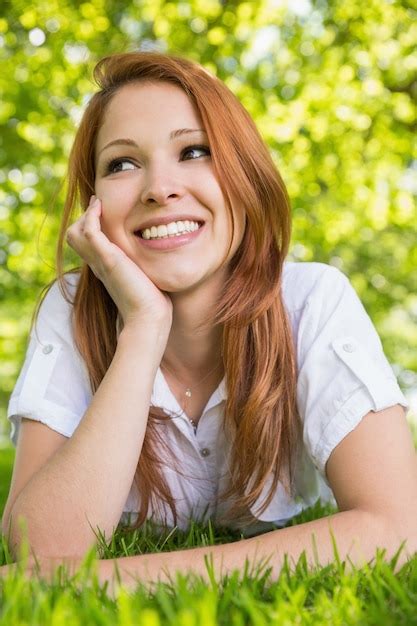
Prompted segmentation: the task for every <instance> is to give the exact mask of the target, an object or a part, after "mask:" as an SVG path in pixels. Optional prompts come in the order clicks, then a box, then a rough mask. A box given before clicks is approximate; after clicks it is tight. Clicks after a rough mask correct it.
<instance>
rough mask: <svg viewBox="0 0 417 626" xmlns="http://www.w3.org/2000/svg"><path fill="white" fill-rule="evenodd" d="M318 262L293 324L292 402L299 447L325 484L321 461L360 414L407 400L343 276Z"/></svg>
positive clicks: (354, 292) (348, 282) (361, 307)
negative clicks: (294, 389)
mask: <svg viewBox="0 0 417 626" xmlns="http://www.w3.org/2000/svg"><path fill="white" fill-rule="evenodd" d="M323 265H324V264H323ZM324 267H325V269H324V271H323V272H322V273H321V275H320V276H319V278H318V279H317V280H316V283H315V285H314V287H313V288H312V289H311V291H310V293H309V296H308V298H307V299H306V301H305V305H304V307H303V311H302V313H301V318H300V323H299V327H298V337H297V359H298V381H297V404H298V408H299V411H300V416H301V418H302V421H303V439H304V444H305V447H306V449H307V452H308V454H309V455H310V457H311V459H312V461H313V463H314V465H315V466H316V468H317V469H318V471H319V472H320V474H321V475H322V477H323V478H324V480H325V482H326V484H327V485H329V483H328V481H327V478H326V475H325V465H326V462H327V460H328V458H329V456H330V454H331V452H332V450H333V449H334V448H335V447H336V446H337V445H338V444H339V443H340V442H341V441H342V439H343V438H344V437H345V436H346V435H347V434H348V433H350V432H351V431H352V430H353V429H354V428H355V427H356V426H357V425H358V424H359V422H360V421H361V419H362V418H363V417H364V416H365V415H366V414H367V413H368V412H369V411H380V410H383V409H385V408H388V407H390V406H393V405H395V404H401V405H402V406H403V407H404V408H405V409H406V410H408V409H409V404H408V403H407V400H406V398H405V396H404V395H403V393H402V391H401V389H400V387H399V385H398V382H397V380H396V377H395V374H394V372H393V370H392V368H391V366H390V364H389V362H388V360H387V358H386V356H385V354H384V351H383V347H382V343H381V340H380V338H379V336H378V334H377V332H376V329H375V327H374V325H373V323H372V321H371V319H370V317H369V316H368V314H367V312H366V310H365V308H364V306H363V304H362V303H361V301H360V299H359V297H358V295H357V294H356V291H355V290H354V288H353V287H352V285H351V284H350V281H349V279H348V278H347V277H346V276H345V275H344V274H343V273H342V272H341V271H339V270H338V269H337V268H334V267H332V266H328V265H324Z"/></svg>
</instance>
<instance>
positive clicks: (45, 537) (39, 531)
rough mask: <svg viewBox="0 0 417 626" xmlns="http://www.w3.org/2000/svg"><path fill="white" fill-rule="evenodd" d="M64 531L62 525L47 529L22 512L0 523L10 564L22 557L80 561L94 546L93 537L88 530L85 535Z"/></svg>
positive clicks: (94, 539)
mask: <svg viewBox="0 0 417 626" xmlns="http://www.w3.org/2000/svg"><path fill="white" fill-rule="evenodd" d="M67 528H68V527H67V526H66V525H63V526H61V527H59V528H57V529H54V528H51V526H49V525H47V524H43V523H39V521H38V520H36V519H34V518H33V517H31V516H28V515H26V514H25V513H24V512H23V511H12V512H11V513H10V515H9V516H7V517H6V516H5V517H4V519H3V520H2V532H3V534H4V536H5V538H6V541H7V546H8V548H9V552H10V555H11V556H12V558H13V560H14V561H20V560H21V559H24V558H25V557H26V555H28V556H29V558H40V559H44V558H45V559H57V558H67V557H70V558H77V559H81V558H83V557H84V556H85V555H86V553H87V552H88V551H89V550H90V549H91V548H92V547H93V546H94V547H96V545H97V541H96V537H95V536H94V537H93V536H92V533H91V530H90V528H88V531H89V532H88V533H87V532H86V531H85V532H84V533H82V532H80V533H78V534H77V535H76V534H74V533H72V534H70V533H69V532H68V530H67Z"/></svg>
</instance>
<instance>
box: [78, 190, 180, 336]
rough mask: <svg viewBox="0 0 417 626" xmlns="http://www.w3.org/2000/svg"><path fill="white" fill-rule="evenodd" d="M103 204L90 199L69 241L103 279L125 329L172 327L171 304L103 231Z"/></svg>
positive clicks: (96, 199)
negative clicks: (101, 216)
mask: <svg viewBox="0 0 417 626" xmlns="http://www.w3.org/2000/svg"><path fill="white" fill-rule="evenodd" d="M100 215H101V202H100V200H99V199H98V198H96V197H95V196H91V198H90V204H89V206H88V208H87V210H86V212H85V213H84V214H83V215H82V216H81V217H80V218H79V219H78V220H77V221H76V222H74V224H72V225H71V226H70V227H69V228H68V230H67V233H66V240H67V242H68V244H69V245H70V246H71V248H73V249H74V250H75V251H76V252H77V254H79V255H80V257H82V258H83V259H84V261H85V262H86V263H87V264H88V265H89V266H90V268H91V270H92V272H93V273H94V274H95V276H97V278H99V279H100V280H101V282H102V283H103V284H104V286H105V287H106V289H107V291H108V293H109V294H110V296H111V298H112V299H113V301H114V303H115V304H116V306H117V308H118V310H119V312H120V314H121V316H122V318H123V323H124V326H125V327H126V326H128V325H131V324H136V325H137V324H138V323H139V324H142V325H145V326H146V325H147V324H151V325H155V323H156V324H158V326H159V328H160V327H161V324H162V325H163V324H166V329H167V337H168V334H169V331H170V329H171V325H172V301H171V298H170V297H169V295H168V294H166V293H164V292H162V291H161V290H160V289H158V287H157V286H156V285H155V284H154V283H153V282H152V281H151V280H150V279H149V278H148V276H147V275H146V274H145V273H144V272H143V271H142V270H141V269H140V267H138V265H136V263H134V262H133V261H132V260H131V259H130V258H129V257H128V256H127V254H125V253H124V252H123V250H121V248H119V247H118V246H117V245H116V244H114V243H112V242H111V241H110V240H109V239H108V238H107V237H106V235H105V234H104V233H103V231H102V230H101V224H100Z"/></svg>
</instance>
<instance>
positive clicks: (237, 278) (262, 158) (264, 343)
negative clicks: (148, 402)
mask: <svg viewBox="0 0 417 626" xmlns="http://www.w3.org/2000/svg"><path fill="white" fill-rule="evenodd" d="M94 78H95V80H96V82H97V83H98V86H99V87H100V90H99V91H98V92H96V93H95V94H94V95H93V96H92V98H91V99H90V101H89V103H88V106H87V108H86V110H85V113H84V115H83V118H82V120H81V123H80V126H79V128H78V131H77V133H76V137H75V140H74V144H73V147H72V150H71V154H70V157H69V167H68V192H67V197H66V201H65V206H64V211H63V216H62V220H61V227H60V233H59V238H58V244H57V250H56V265H57V279H58V281H59V284H60V287H61V291H63V293H64V294H65V297H66V299H67V300H68V301H69V302H70V299H69V293H68V291H67V289H66V286H65V281H64V275H65V273H66V272H64V271H63V256H64V243H65V235H66V231H67V228H68V226H69V224H70V223H71V221H72V218H73V216H74V210H75V208H76V207H77V208H78V205H81V207H82V209H83V210H86V208H87V206H88V202H89V198H90V196H91V194H93V193H94V180H95V162H94V149H95V144H96V139H97V133H98V130H99V128H100V126H101V124H102V121H103V116H104V113H105V111H106V108H107V106H108V104H109V102H110V101H111V99H112V98H113V96H114V95H115V94H116V93H117V91H118V90H119V89H120V88H121V87H122V86H124V85H126V84H128V83H137V82H140V81H147V82H153V83H154V82H158V81H164V82H168V83H171V84H174V85H177V86H178V87H180V88H181V89H183V90H184V92H185V93H186V94H187V95H188V97H189V98H190V100H191V102H192V103H193V104H194V106H195V107H196V109H197V110H198V112H199V114H200V116H201V119H202V121H203V125H204V128H205V130H206V132H207V134H208V140H209V146H210V151H211V155H212V164H213V167H214V171H215V174H216V177H217V179H218V181H219V184H220V186H221V189H222V191H223V193H224V197H225V200H226V205H227V210H228V211H229V212H230V216H231V219H232V224H233V227H234V223H233V214H232V210H231V202H232V198H233V200H234V201H236V200H237V202H238V204H239V206H241V207H243V209H244V210H245V213H246V218H247V219H246V228H245V233H244V236H243V240H242V242H241V245H240V247H239V249H238V250H237V252H236V253H235V255H234V257H233V258H232V259H231V261H230V264H229V274H228V278H227V280H226V282H225V284H224V286H223V289H222V292H221V293H220V294H219V298H218V301H217V302H216V303H215V305H216V306H215V309H214V311H215V313H214V316H213V317H212V318H211V319H210V320H205V323H207V324H209V325H216V324H221V325H222V326H223V340H222V341H223V343H222V353H223V364H224V370H225V375H226V384H227V399H226V406H225V411H224V423H223V427H224V432H225V435H226V436H227V437H229V440H230V441H231V446H232V450H231V453H232V456H231V470H230V482H229V486H228V489H227V491H226V492H225V493H223V494H221V495H220V498H222V499H224V500H229V499H230V502H231V503H232V504H231V506H230V507H229V510H228V514H227V517H226V518H225V519H226V521H227V520H229V521H236V520H237V519H239V520H240V523H241V525H242V526H244V525H245V523H248V520H249V519H250V518H249V517H248V516H247V513H248V509H249V508H250V507H251V506H253V505H254V504H255V502H256V500H257V499H258V498H259V496H260V494H261V492H262V490H263V488H264V486H265V484H266V483H267V481H268V479H271V477H272V481H271V485H270V490H269V491H268V494H267V498H266V499H265V501H264V503H263V506H262V508H261V509H260V510H257V511H256V514H261V513H262V512H263V511H264V510H265V508H266V507H267V506H268V504H269V503H270V501H271V499H272V496H273V495H274V492H275V491H276V489H277V487H278V481H281V482H282V484H283V486H284V488H285V490H286V491H287V493H288V494H289V495H291V496H292V495H293V489H294V470H295V466H294V463H295V459H296V456H297V450H298V445H299V443H300V439H301V421H300V417H299V414H298V410H297V405H296V395H295V394H296V375H297V370H296V356H295V349H294V345H293V339H292V332H291V326H290V323H289V320H288V317H287V313H286V310H285V306H284V303H283V300H282V293H281V285H282V272H283V263H284V259H285V257H286V255H287V253H288V248H289V242H290V237H291V210H290V202H289V198H288V194H287V191H286V188H285V185H284V182H283V180H282V178H281V176H280V174H279V172H278V171H277V169H276V167H275V165H274V163H273V161H272V158H271V156H270V154H269V151H268V149H267V147H266V145H265V143H264V142H263V140H262V138H261V136H260V134H259V132H258V130H257V128H256V126H255V124H254V122H253V120H252V118H251V117H250V115H249V114H248V112H247V111H246V109H245V108H244V107H243V105H242V104H241V103H240V102H239V100H238V99H237V98H236V97H235V96H234V95H233V93H232V92H231V91H230V90H229V89H228V88H227V87H226V85H225V84H224V83H223V82H222V81H220V80H218V79H217V78H216V77H214V76H212V75H211V74H209V73H208V72H207V71H206V70H205V69H204V68H202V67H201V66H200V65H198V64H197V63H194V62H192V61H190V60H187V59H184V58H180V57H176V56H170V55H168V54H161V53H156V52H132V53H123V54H115V55H111V56H108V57H105V58H103V59H101V60H100V61H99V63H98V64H97V65H96V67H95V70H94ZM69 271H74V269H73V270H69ZM77 271H79V272H80V277H79V282H78V285H77V290H76V293H75V297H74V301H73V302H72V301H71V304H72V305H73V332H74V339H75V343H76V346H77V349H78V350H79V351H80V353H81V355H82V357H83V359H84V361H85V363H86V366H87V369H88V372H89V378H90V383H91V388H92V392H93V393H94V392H95V391H96V390H97V388H98V387H99V385H100V383H101V381H102V379H103V377H104V375H105V373H106V371H107V369H108V368H109V366H110V363H111V361H112V359H113V356H114V353H115V350H116V344H117V332H116V322H117V319H118V311H117V308H116V305H115V304H114V302H113V300H112V299H111V298H110V296H109V294H108V292H107V291H106V289H105V287H104V285H103V283H102V282H101V281H100V280H99V279H98V278H96V276H95V275H94V274H93V272H92V271H91V269H90V268H89V266H88V265H87V264H85V263H84V264H83V265H82V266H81V268H77ZM39 304H40V303H39ZM166 419H170V416H169V415H167V414H165V413H164V411H163V410H162V409H161V408H160V407H150V411H149V419H148V425H147V429H146V434H145V438H144V442H143V447H142V452H141V454H140V458H139V461H138V466H137V470H136V473H135V482H136V485H137V488H138V492H139V494H140V510H139V515H138V519H137V521H136V523H135V524H134V525H133V526H132V527H131V528H137V527H139V526H141V525H142V524H143V522H144V521H145V519H146V518H147V517H148V516H149V510H150V509H149V507H150V505H151V503H152V504H154V505H155V504H156V503H157V499H158V498H159V501H160V502H161V501H162V502H164V503H166V504H167V505H168V506H169V507H170V509H171V511H172V514H173V519H174V523H175V524H176V523H177V511H176V506H175V499H174V498H173V496H172V494H171V492H170V489H169V486H168V484H167V482H166V480H165V478H164V475H163V472H162V471H161V466H162V460H161V458H160V457H159V455H158V454H157V450H158V444H159V445H160V446H161V445H164V444H163V441H162V439H161V437H160V435H159V430H160V429H158V428H155V425H156V423H157V422H158V421H161V420H163V421H164V420H166ZM169 452H170V455H171V458H173V457H174V451H172V450H170V451H169ZM155 498H156V499H155Z"/></svg>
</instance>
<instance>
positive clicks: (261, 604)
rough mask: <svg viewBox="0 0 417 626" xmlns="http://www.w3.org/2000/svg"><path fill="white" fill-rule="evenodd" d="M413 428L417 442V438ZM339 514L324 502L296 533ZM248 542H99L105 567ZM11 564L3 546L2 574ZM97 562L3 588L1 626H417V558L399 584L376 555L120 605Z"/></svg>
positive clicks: (144, 532)
mask: <svg viewBox="0 0 417 626" xmlns="http://www.w3.org/2000/svg"><path fill="white" fill-rule="evenodd" d="M412 428H413V434H414V437H415V441H416V442H417V437H416V435H417V431H416V429H415V428H414V427H412ZM416 447H417V446H416ZM0 456H1V455H0ZM11 458H12V456H11V457H9V461H10V459H11ZM0 471H1V476H3V477H4V476H5V475H6V476H10V475H11V468H10V466H9V467H7V462H6V461H5V460H4V458H3V459H2V465H1V469H0ZM3 503H4V502H3ZM0 504H1V502H0ZM335 511H336V509H334V508H332V507H331V506H330V505H322V504H321V503H320V502H318V503H316V505H314V506H313V507H311V508H310V509H307V510H305V511H303V512H302V513H301V514H300V515H298V516H297V517H295V518H294V519H292V520H291V522H290V523H288V524H287V526H293V525H296V524H300V523H303V522H308V521H310V520H314V519H318V518H320V517H323V516H325V515H330V514H332V513H334V512H335ZM0 537H1V536H0ZM241 538H242V536H241V534H240V533H239V532H237V531H228V530H227V529H224V528H223V529H220V528H215V527H213V526H212V525H211V524H208V525H206V526H204V525H202V524H199V523H193V524H192V525H191V527H190V529H189V530H188V531H187V532H184V531H179V530H174V531H171V532H167V533H165V534H163V535H161V534H158V533H157V532H156V530H155V528H154V527H153V526H152V524H151V523H149V522H147V523H146V524H145V525H144V526H143V527H142V528H141V529H140V530H136V531H133V532H130V533H127V534H126V533H122V532H121V530H120V529H118V530H116V532H115V533H114V535H113V537H112V540H111V542H110V544H109V546H106V545H105V543H104V542H103V541H102V540H101V539H100V538H99V539H100V541H99V547H98V550H97V553H98V556H99V558H116V557H121V556H129V555H134V554H144V553H150V552H162V551H172V550H178V549H185V548H190V547H197V546H208V545H214V544H220V543H230V542H234V541H238V540H240V539H241ZM8 560H9V557H8V552H7V546H6V542H5V539H4V537H1V541H0V564H4V563H6V562H7V561H8ZM94 560H95V554H94V553H93V552H91V553H90V558H89V559H88V558H87V559H86V563H85V565H84V566H83V568H81V569H80V571H79V572H78V573H77V574H76V575H75V576H74V577H72V578H71V577H68V576H67V575H66V574H65V572H63V571H61V572H58V573H57V575H56V577H55V581H54V583H50V584H48V583H46V582H44V581H39V580H37V579H36V578H33V579H31V580H30V581H29V582H27V581H26V580H23V579H22V578H21V577H20V575H19V574H16V575H15V577H13V576H10V577H9V578H6V579H0V626H3V625H6V624H7V625H8V626H9V625H15V624H16V625H19V626H23V625H26V624H27V625H33V626H35V625H42V626H45V625H47V624H51V625H53V626H60V625H61V624H62V626H73V625H78V624H80V625H81V624H83V625H84V624H88V625H89V626H90V625H95V624H97V625H102V626H107V625H109V626H113V625H120V626H122V625H123V626H136V625H140V626H165V625H180V626H197V625H200V624H201V625H204V626H211V625H215V624H221V625H224V626H246V625H252V624H253V625H254V626H270V625H272V626H273V625H277V626H278V625H279V626H292V625H301V626H304V625H308V626H311V625H318V626H324V625H326V626H327V625H331V626H335V625H340V626H342V625H343V626H344V625H350V624H352V625H375V626H385V625H387V626H391V625H392V626H399V625H417V555H416V557H415V558H414V559H412V560H410V561H409V562H408V563H406V564H405V565H404V566H403V567H402V568H401V569H400V571H398V572H397V573H395V574H394V568H395V559H392V561H391V562H387V561H385V559H384V555H383V552H382V551H378V552H377V554H376V562H375V563H374V564H373V565H372V566H365V567H362V568H354V569H353V571H350V572H348V571H346V564H345V563H344V562H340V560H337V559H336V560H335V563H334V564H331V565H328V566H327V567H323V568H316V569H314V570H313V569H312V568H309V567H308V565H307V561H306V558H305V555H302V556H301V557H300V559H299V561H298V563H297V565H296V566H295V567H294V566H292V567H291V568H290V567H289V566H288V564H286V565H285V566H284V567H283V569H282V571H281V574H280V577H279V579H278V580H277V581H275V582H274V581H271V580H270V577H269V570H268V569H263V570H259V571H257V572H250V571H248V569H246V570H244V571H242V572H235V573H234V574H232V575H230V576H228V577H225V578H224V579H223V580H222V583H221V585H219V584H218V582H216V581H215V580H214V579H212V583H211V584H209V585H208V584H205V583H204V582H203V581H201V580H199V579H198V578H197V577H186V576H184V575H177V576H176V578H175V579H174V580H173V581H172V584H167V583H160V584H159V586H158V587H157V588H156V589H155V590H154V591H153V592H152V593H151V592H149V591H147V590H146V589H145V587H142V586H140V585H138V587H137V589H136V590H135V591H134V592H121V593H120V594H119V595H118V597H117V598H116V599H113V598H112V597H111V596H110V595H109V594H108V589H107V584H106V583H104V584H100V583H99V582H98V580H97V578H96V576H95V575H94V570H92V566H93V562H94ZM80 586H81V591H80Z"/></svg>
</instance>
